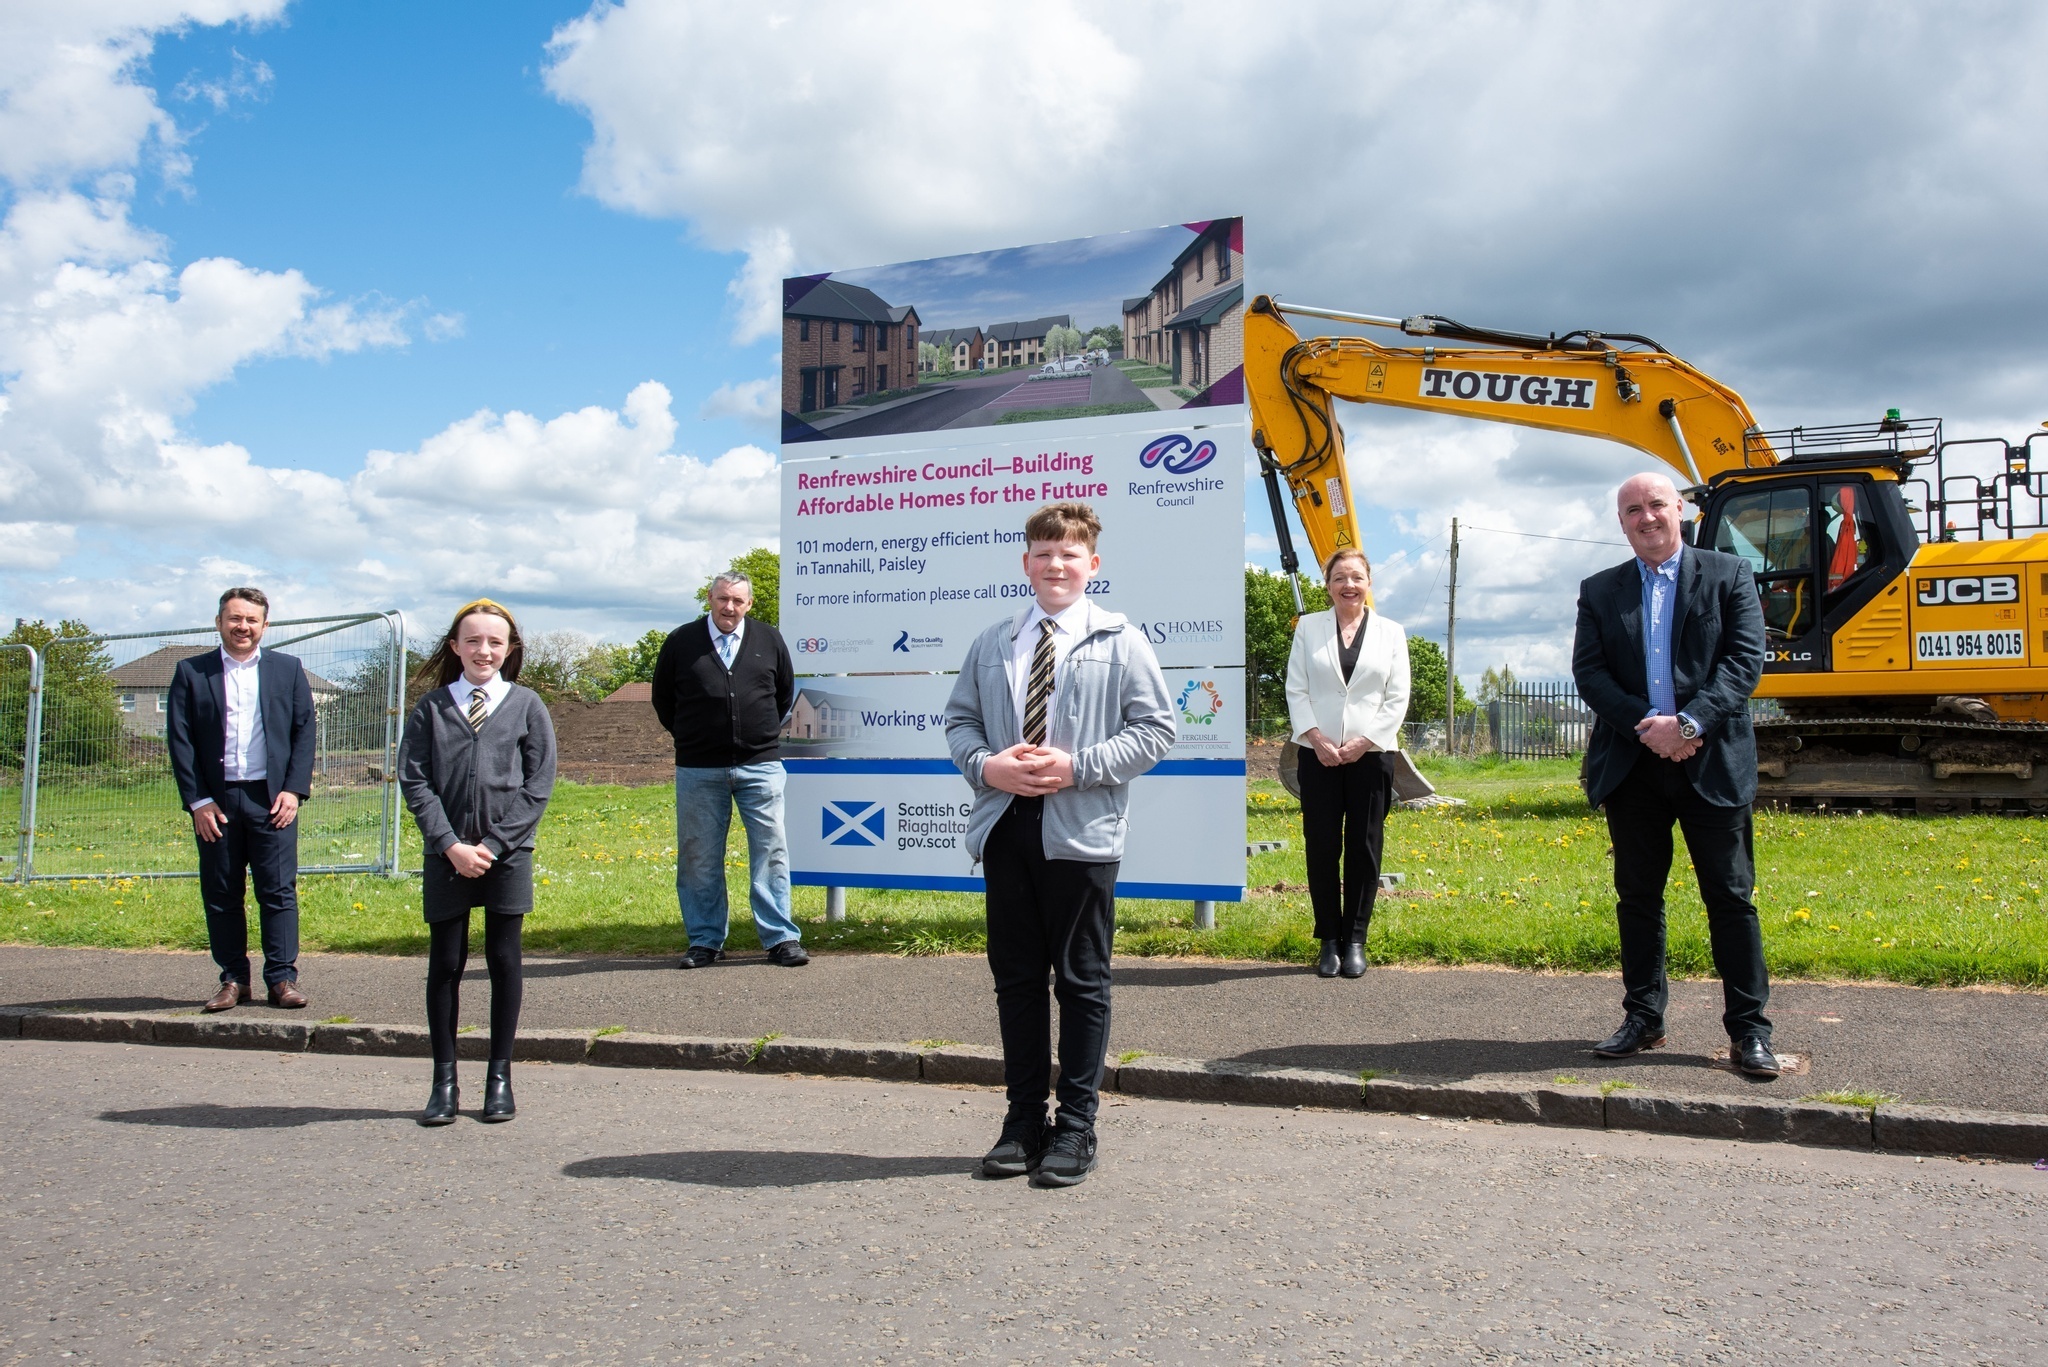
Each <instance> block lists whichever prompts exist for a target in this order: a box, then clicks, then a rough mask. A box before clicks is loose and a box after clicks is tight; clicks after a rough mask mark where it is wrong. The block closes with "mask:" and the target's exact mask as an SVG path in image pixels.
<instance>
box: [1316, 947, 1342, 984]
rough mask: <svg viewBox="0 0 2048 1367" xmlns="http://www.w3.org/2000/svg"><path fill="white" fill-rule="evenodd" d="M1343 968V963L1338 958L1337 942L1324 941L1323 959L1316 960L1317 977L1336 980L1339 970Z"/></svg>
mask: <svg viewBox="0 0 2048 1367" xmlns="http://www.w3.org/2000/svg"><path fill="white" fill-rule="evenodd" d="M1342 967H1343V961H1342V960H1341V959H1339V958H1338V957H1337V942H1336V941H1335V940H1325V941H1323V957H1322V958H1320V959H1317V960H1316V976H1317V977H1318V978H1334V977H1336V976H1337V970H1338V969H1340V968H1342Z"/></svg>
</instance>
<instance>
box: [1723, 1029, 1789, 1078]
mask: <svg viewBox="0 0 2048 1367" xmlns="http://www.w3.org/2000/svg"><path fill="white" fill-rule="evenodd" d="M1728 1056H1729V1058H1731V1059H1732V1060H1734V1063H1735V1066H1736V1067H1737V1068H1740V1069H1741V1070H1742V1071H1743V1072H1745V1073H1748V1074H1749V1075H1750V1076H1751V1077H1776V1076H1777V1075H1778V1074H1779V1073H1781V1072H1783V1071H1784V1070H1783V1069H1782V1068H1781V1067H1779V1065H1778V1056H1777V1055H1776V1054H1774V1053H1772V1052H1771V1045H1770V1041H1768V1040H1766V1039H1765V1038H1764V1037H1763V1036H1762V1035H1751V1036H1750V1037H1749V1038H1748V1039H1740V1040H1737V1041H1735V1047H1734V1048H1733V1049H1731V1050H1729V1051H1728Z"/></svg>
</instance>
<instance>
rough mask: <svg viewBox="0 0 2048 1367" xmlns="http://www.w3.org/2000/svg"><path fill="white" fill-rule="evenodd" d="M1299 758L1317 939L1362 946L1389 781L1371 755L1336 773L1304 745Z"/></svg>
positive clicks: (1377, 756) (1390, 797) (1382, 762)
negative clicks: (1340, 864) (1339, 862)
mask: <svg viewBox="0 0 2048 1367" xmlns="http://www.w3.org/2000/svg"><path fill="white" fill-rule="evenodd" d="M1298 753H1299V754H1300V756H1301V763H1300V765H1299V766H1298V767H1297V768H1296V770H1295V773H1296V775H1297V776H1298V777H1299V779H1300V781H1301V844H1302V854H1303V856H1304V857H1305V858H1306V859H1307V861H1308V900H1309V905H1311V906H1312V907H1314V908H1315V913H1316V938H1317V939H1318V940H1339V941H1342V942H1343V943H1345V944H1359V945H1362V944H1364V943H1365V932H1366V927H1368V926H1369V925H1371V924H1372V907H1373V902H1374V901H1375V899H1377V898H1378V897H1379V893H1380V854H1381V850H1382V848H1383V846H1384V844H1385V841H1386V834H1387V808H1388V807H1390V806H1392V805H1393V801H1394V776H1393V774H1392V772H1391V771H1389V770H1388V768H1387V757H1386V756H1385V755H1384V754H1382V753H1381V752H1380V751H1378V750H1368V751H1366V752H1365V754H1363V755H1361V756H1359V758H1358V759H1357V760H1356V761H1354V762H1353V763H1350V764H1339V765H1337V766H1336V767H1335V768H1330V767H1327V766H1325V765H1324V764H1323V762H1322V761H1321V760H1319V759H1317V758H1316V752H1315V751H1314V750H1311V749H1308V748H1307V747H1306V746H1304V747H1303V748H1302V749H1301V750H1300V751H1299V752H1298ZM1340 855H1341V856H1342V859H1343V865H1342V868H1341V869H1340V868H1339V866H1338V859H1339V856H1340Z"/></svg>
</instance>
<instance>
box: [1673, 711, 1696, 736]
mask: <svg viewBox="0 0 2048 1367" xmlns="http://www.w3.org/2000/svg"><path fill="white" fill-rule="evenodd" d="M1678 734H1679V735H1681V736H1683V737H1685V738H1686V739H1687V740H1698V739H1699V738H1700V724H1699V723H1698V722H1696V721H1694V720H1693V719H1692V718H1691V717H1688V716H1686V715H1685V714H1684V713H1683V712H1681V713H1679V714H1678Z"/></svg>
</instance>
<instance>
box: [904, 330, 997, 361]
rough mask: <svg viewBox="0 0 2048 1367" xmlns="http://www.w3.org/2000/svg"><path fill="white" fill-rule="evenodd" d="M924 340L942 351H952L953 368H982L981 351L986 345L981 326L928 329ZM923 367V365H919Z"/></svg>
mask: <svg viewBox="0 0 2048 1367" xmlns="http://www.w3.org/2000/svg"><path fill="white" fill-rule="evenodd" d="M924 340H925V341H926V342H927V343H928V344H930V345H932V346H935V347H937V348H938V349H939V350H940V351H945V352H951V353H952V355H953V369H955V370H979V369H981V353H982V347H983V345H984V343H983V338H982V335H981V329H980V328H937V329H931V330H927V331H926V333H925V334H924ZM919 368H920V369H922V368H923V366H922V365H920V367H919Z"/></svg>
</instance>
